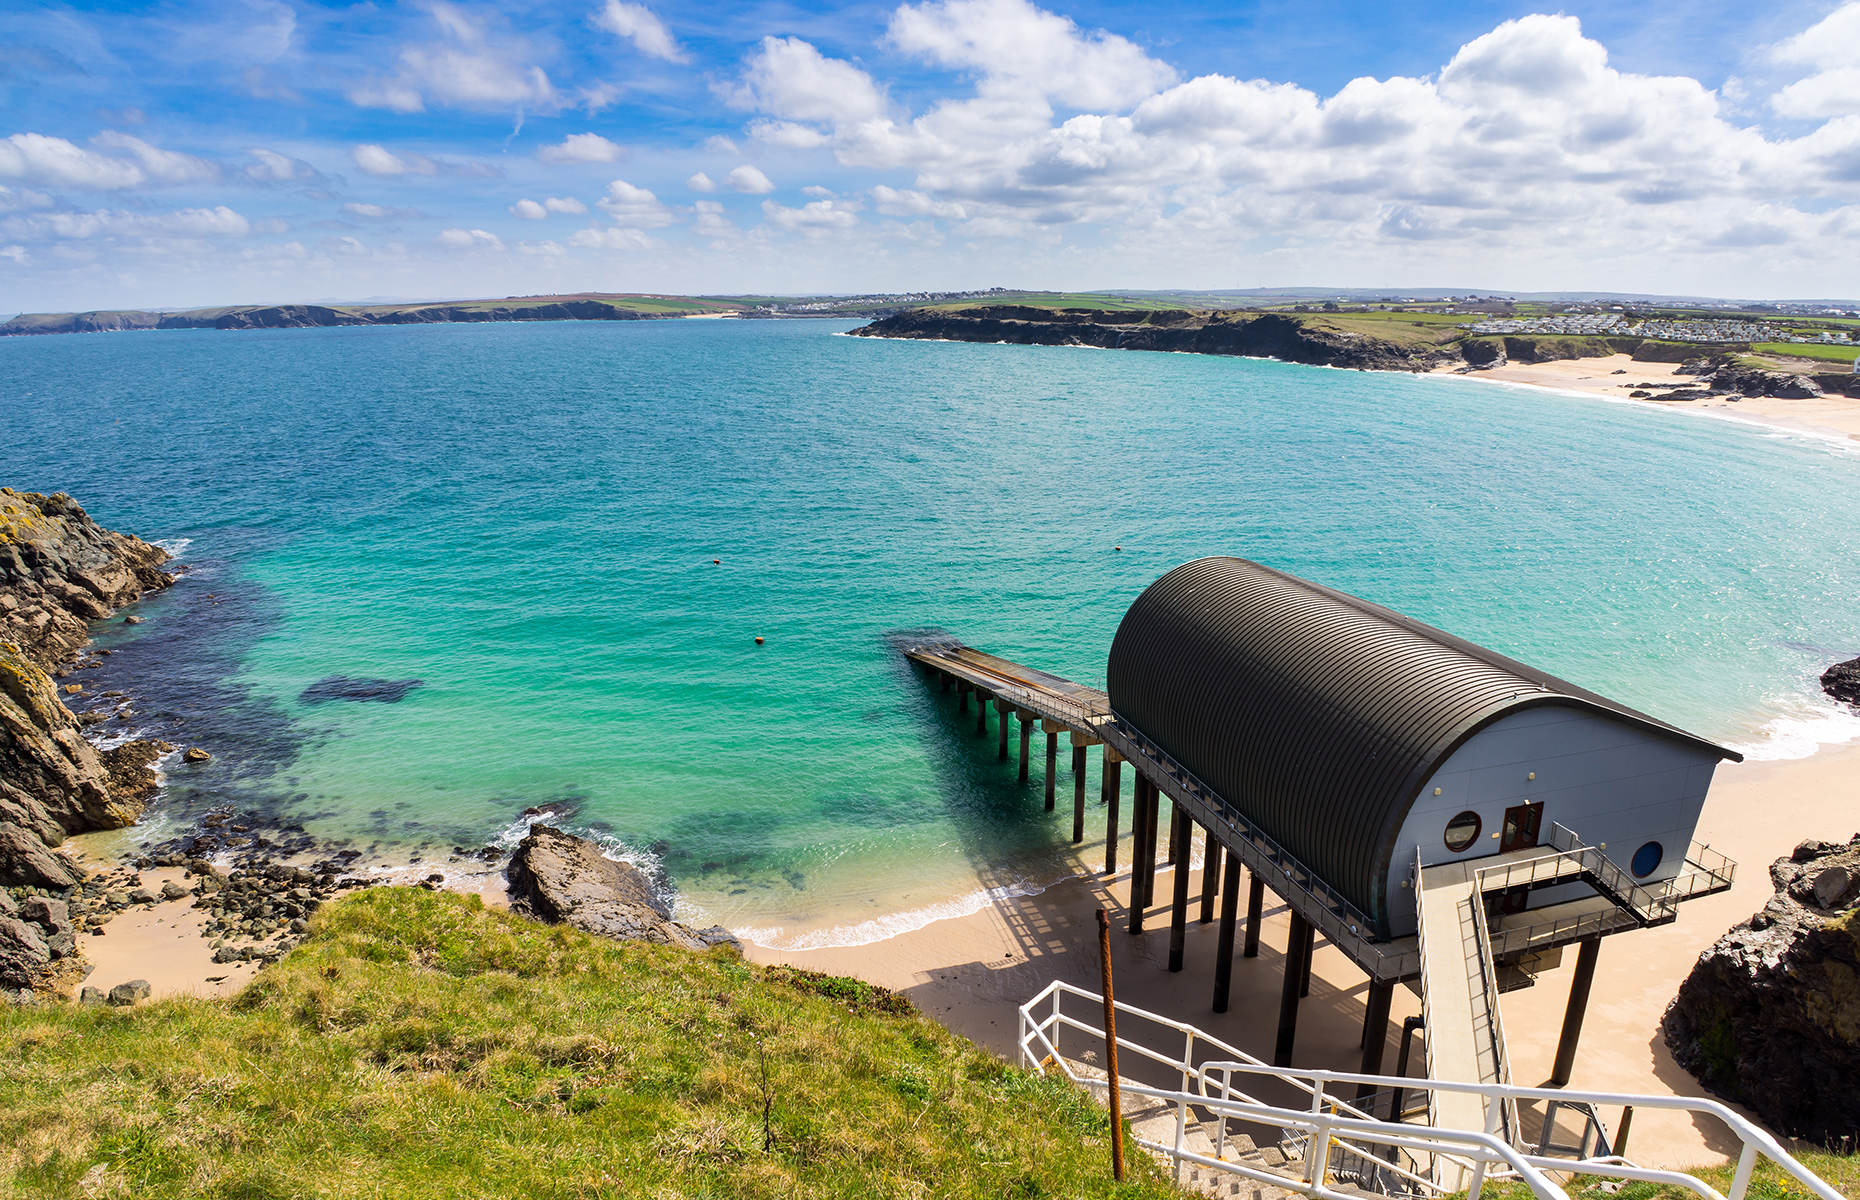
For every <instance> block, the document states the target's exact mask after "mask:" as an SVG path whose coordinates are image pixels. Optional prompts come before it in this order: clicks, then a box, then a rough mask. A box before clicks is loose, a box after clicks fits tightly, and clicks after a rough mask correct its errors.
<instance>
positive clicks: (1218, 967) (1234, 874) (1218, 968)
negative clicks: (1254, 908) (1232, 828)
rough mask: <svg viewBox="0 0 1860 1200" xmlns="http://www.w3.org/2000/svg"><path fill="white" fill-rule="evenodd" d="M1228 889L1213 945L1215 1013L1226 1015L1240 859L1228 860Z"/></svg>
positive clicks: (1238, 910) (1226, 880) (1238, 906)
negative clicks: (1219, 926) (1218, 930)
mask: <svg viewBox="0 0 1860 1200" xmlns="http://www.w3.org/2000/svg"><path fill="white" fill-rule="evenodd" d="M1222 882H1223V883H1225V884H1226V885H1227V890H1226V892H1225V893H1224V894H1223V895H1222V896H1221V928H1220V932H1219V933H1218V934H1217V935H1216V941H1215V943H1214V1011H1215V1012H1217V1013H1224V1012H1226V1011H1227V993H1228V991H1229V989H1230V988H1231V987H1232V985H1233V981H1234V924H1235V921H1234V918H1235V917H1237V916H1239V915H1240V856H1239V855H1237V854H1229V855H1228V856H1227V878H1226V879H1224V880H1223V881H1222Z"/></svg>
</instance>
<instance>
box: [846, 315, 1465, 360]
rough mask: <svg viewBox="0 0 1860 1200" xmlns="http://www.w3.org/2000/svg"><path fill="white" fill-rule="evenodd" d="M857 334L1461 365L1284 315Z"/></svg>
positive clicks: (918, 324)
mask: <svg viewBox="0 0 1860 1200" xmlns="http://www.w3.org/2000/svg"><path fill="white" fill-rule="evenodd" d="M852 333H853V335H854V336H857V337H885V338H923V339H935V340H941V341H952V342H1010V343H1014V344H1017V345H1038V346H1096V347H1099V348H1100V349H1105V350H1168V351H1174V352H1176V353H1180V354H1229V355H1235V356H1238V357H1243V358H1277V359H1281V360H1283V361H1285V362H1295V363H1307V364H1310V365H1313V366H1327V367H1355V368H1359V369H1363V370H1374V371H1426V370H1429V369H1431V368H1433V367H1435V366H1437V365H1439V364H1440V363H1443V362H1450V361H1457V360H1458V355H1457V354H1456V353H1455V352H1452V351H1444V350H1435V349H1414V348H1410V347H1406V346H1401V345H1398V344H1396V343H1394V342H1388V341H1382V340H1380V339H1377V338H1371V337H1367V336H1364V335H1362V334H1356V333H1348V332H1345V331H1343V330H1338V329H1331V328H1328V327H1326V326H1324V325H1322V324H1315V323H1311V322H1308V321H1305V320H1301V319H1300V318H1298V317H1292V316H1285V315H1283V314H1280V313H1264V314H1252V313H1229V312H1216V313H1197V312H1187V311H1184V310H1181V309H1164V310H1159V311H1154V312H1103V311H1099V310H1097V309H1088V308H1057V309H1055V308H1034V307H1030V306H1027V305H1017V304H1002V305H994V306H989V307H981V308H968V309H958V310H955V311H947V312H946V311H938V310H934V309H917V310H913V311H911V312H902V313H899V314H897V315H896V316H891V317H886V318H884V319H883V320H879V321H874V322H872V323H871V324H870V325H867V326H865V327H864V328H861V329H855V330H852Z"/></svg>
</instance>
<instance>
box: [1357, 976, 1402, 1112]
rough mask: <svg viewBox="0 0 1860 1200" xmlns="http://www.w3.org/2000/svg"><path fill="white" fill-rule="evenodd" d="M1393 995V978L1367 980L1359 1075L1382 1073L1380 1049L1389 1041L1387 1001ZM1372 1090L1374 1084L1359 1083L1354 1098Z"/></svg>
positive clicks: (1360, 1097) (1365, 1094) (1361, 1097)
mask: <svg viewBox="0 0 1860 1200" xmlns="http://www.w3.org/2000/svg"><path fill="white" fill-rule="evenodd" d="M1394 997H1395V981H1394V980H1392V979H1389V980H1381V979H1371V980H1370V981H1369V1001H1368V1003H1369V1011H1368V1012H1367V1013H1365V1014H1364V1015H1363V1065H1362V1067H1361V1068H1360V1069H1359V1070H1358V1071H1357V1074H1359V1075H1380V1074H1382V1049H1383V1047H1384V1046H1387V1045H1388V1041H1389V1002H1390V1001H1391V1000H1393V999H1394ZM1374 1090H1375V1085H1374V1084H1370V1083H1359V1084H1357V1085H1356V1098H1357V1099H1358V1100H1361V1099H1363V1098H1364V1097H1365V1096H1367V1095H1369V1093H1371V1092H1372V1091H1374Z"/></svg>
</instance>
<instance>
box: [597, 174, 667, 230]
mask: <svg viewBox="0 0 1860 1200" xmlns="http://www.w3.org/2000/svg"><path fill="white" fill-rule="evenodd" d="M595 204H596V205H597V206H598V207H600V209H601V210H602V211H604V212H605V213H607V215H608V216H610V217H612V218H613V219H614V223H615V224H617V225H633V226H637V227H639V228H642V229H657V228H659V227H660V226H662V225H670V224H671V223H672V222H673V221H676V220H677V219H678V218H677V216H676V215H674V214H673V212H672V210H671V209H669V208H667V207H666V206H665V205H663V204H661V203H659V198H658V197H657V196H655V195H653V194H652V193H651V192H649V191H647V190H646V189H645V188H642V187H634V186H633V185H632V184H630V183H628V182H627V181H626V180H624V179H616V180H614V181H613V182H612V183H610V184H608V185H607V195H606V196H605V197H604V198H602V199H600V200H597V201H595Z"/></svg>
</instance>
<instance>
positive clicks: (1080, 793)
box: [1072, 745, 1117, 846]
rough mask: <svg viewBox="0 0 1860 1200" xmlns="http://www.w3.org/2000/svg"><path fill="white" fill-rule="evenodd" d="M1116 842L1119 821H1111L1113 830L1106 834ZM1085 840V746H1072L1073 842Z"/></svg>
mask: <svg viewBox="0 0 1860 1200" xmlns="http://www.w3.org/2000/svg"><path fill="white" fill-rule="evenodd" d="M1105 836H1106V837H1108V838H1110V840H1111V841H1112V842H1113V843H1115V842H1116V841H1117V823H1116V821H1115V820H1113V821H1112V823H1111V832H1110V833H1108V834H1106V835H1105ZM1084 840H1085V747H1083V746H1079V745H1074V746H1073V747H1072V844H1073V845H1074V846H1076V845H1078V844H1079V843H1080V842H1082V841H1084Z"/></svg>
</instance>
